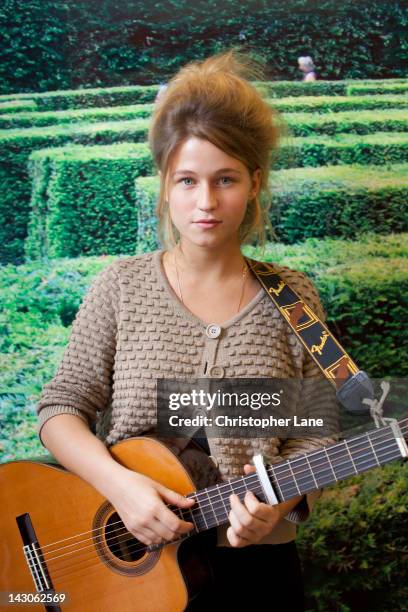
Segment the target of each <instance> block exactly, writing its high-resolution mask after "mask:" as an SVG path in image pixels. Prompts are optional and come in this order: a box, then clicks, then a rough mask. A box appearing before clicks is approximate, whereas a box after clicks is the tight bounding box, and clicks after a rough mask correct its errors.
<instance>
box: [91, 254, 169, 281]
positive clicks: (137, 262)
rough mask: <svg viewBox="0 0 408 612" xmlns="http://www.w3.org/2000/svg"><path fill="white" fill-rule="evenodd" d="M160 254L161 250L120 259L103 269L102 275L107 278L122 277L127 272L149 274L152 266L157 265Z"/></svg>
mask: <svg viewBox="0 0 408 612" xmlns="http://www.w3.org/2000/svg"><path fill="white" fill-rule="evenodd" d="M158 253H159V250H156V251H149V252H148V253H141V254H138V255H129V256H127V257H119V258H118V259H115V261H112V263H110V264H108V265H107V266H106V267H105V268H103V270H102V271H101V273H100V274H104V275H105V276H114V275H117V276H119V277H120V276H121V275H122V274H126V273H127V272H136V273H137V272H140V273H143V274H145V273H146V272H147V273H148V272H149V271H150V268H151V266H154V265H155V263H156V259H157V255H158Z"/></svg>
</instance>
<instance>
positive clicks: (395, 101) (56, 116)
mask: <svg viewBox="0 0 408 612" xmlns="http://www.w3.org/2000/svg"><path fill="white" fill-rule="evenodd" d="M269 102H270V104H271V105H272V106H273V107H274V108H276V109H277V110H278V111H280V112H284V113H296V112H297V113H299V112H307V113H317V112H318V113H332V112H341V111H352V110H355V111H358V110H360V111H362V110H377V109H378V110H384V109H387V108H390V109H395V110H398V109H402V108H408V98H406V97H404V96H373V97H365V96H361V97H354V98H347V97H345V96H339V97H332V96H316V97H312V96H309V97H307V96H306V97H305V96H302V97H298V98H296V97H292V98H281V99H271V100H269ZM21 104H23V102H21ZM153 106H154V105H153V104H150V103H146V104H134V105H130V106H111V107H102V108H93V107H92V108H85V109H83V108H81V109H76V110H66V111H42V112H20V113H17V114H16V113H13V114H4V115H3V116H0V128H2V129H13V128H14V129H16V128H25V127H38V126H45V125H61V124H63V123H75V122H87V123H91V122H97V121H112V120H114V121H121V120H130V119H138V118H142V119H143V118H148V117H150V116H151V114H152V112H153Z"/></svg>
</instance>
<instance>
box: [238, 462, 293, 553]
mask: <svg viewBox="0 0 408 612" xmlns="http://www.w3.org/2000/svg"><path fill="white" fill-rule="evenodd" d="M244 471H245V474H246V475H247V474H251V473H253V472H255V467H254V466H252V465H249V464H246V465H245V466H244ZM230 503H231V511H230V513H229V515H228V518H229V521H230V526H229V527H228V529H227V538H228V541H229V543H230V544H231V546H233V547H235V548H241V547H243V546H249V544H257V543H258V542H259V541H260V540H262V538H263V537H265V536H266V535H267V534H268V533H270V532H271V531H272V529H274V527H275V526H276V524H277V523H278V522H279V521H280V519H281V518H282V515H281V511H280V510H279V506H270V505H268V504H264V503H262V502H260V501H258V500H257V498H256V497H255V495H254V494H253V493H252V492H251V491H247V493H246V494H245V498H244V503H241V501H240V500H239V497H238V496H237V495H235V494H232V495H230Z"/></svg>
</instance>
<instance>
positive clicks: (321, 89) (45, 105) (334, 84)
mask: <svg viewBox="0 0 408 612" xmlns="http://www.w3.org/2000/svg"><path fill="white" fill-rule="evenodd" d="M390 81H392V82H390ZM396 81H397V80H396V79H395V80H393V79H389V80H388V79H387V80H385V81H381V80H377V81H374V84H375V86H376V87H378V88H379V89H380V90H381V91H380V92H379V93H381V94H386V93H392V92H391V91H390V92H387V91H384V87H386V86H387V84H389V86H390V87H394V86H396V85H398V83H397V82H396ZM407 83H408V81H407V79H404V80H403V81H402V83H400V85H402V86H407ZM253 84H254V85H255V86H256V87H257V88H258V89H259V91H260V92H261V93H262V94H263V95H264V96H265V97H266V98H269V97H271V98H274V99H277V100H279V99H280V98H285V97H288V96H292V97H308V98H312V97H313V96H316V97H317V96H319V97H320V96H327V97H333V96H341V97H342V98H344V97H345V96H346V95H349V94H347V90H348V88H350V87H351V88H355V87H364V86H367V87H372V86H373V85H372V82H370V81H369V80H358V81H315V82H314V83H310V82H309V83H308V82H302V81H299V82H293V81H253ZM398 86H399V85H398ZM158 90H159V85H148V86H143V85H128V86H118V87H85V88H81V89H66V90H57V91H46V92H42V93H35V92H32V93H20V94H18V93H15V94H10V93H8V94H3V95H0V104H1V103H6V102H12V101H20V102H23V101H27V102H28V101H29V100H30V101H32V102H35V104H36V105H37V109H38V110H39V111H59V110H73V109H80V108H92V107H96V108H99V107H111V106H125V105H132V104H145V103H149V102H153V101H154V99H155V97H156V95H157V92H158ZM362 93H363V94H365V90H364V91H363V92H362ZM353 95H356V94H353ZM363 97H364V96H363ZM394 97H398V96H394ZM333 103H334V104H335V102H333ZM339 103H340V101H339Z"/></svg>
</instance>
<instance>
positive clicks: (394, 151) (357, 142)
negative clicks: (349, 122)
mask: <svg viewBox="0 0 408 612" xmlns="http://www.w3.org/2000/svg"><path fill="white" fill-rule="evenodd" d="M402 162H408V136H407V134H406V133H404V132H375V133H374V134H368V135H363V136H360V135H355V134H336V135H335V136H308V137H307V138H293V139H289V140H287V141H286V140H285V139H284V140H283V141H282V144H281V147H280V151H279V155H278V158H277V160H276V162H275V164H274V168H275V169H283V168H300V167H308V166H314V167H317V166H330V165H335V164H366V165H369V164H379V165H385V164H393V163H402Z"/></svg>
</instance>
